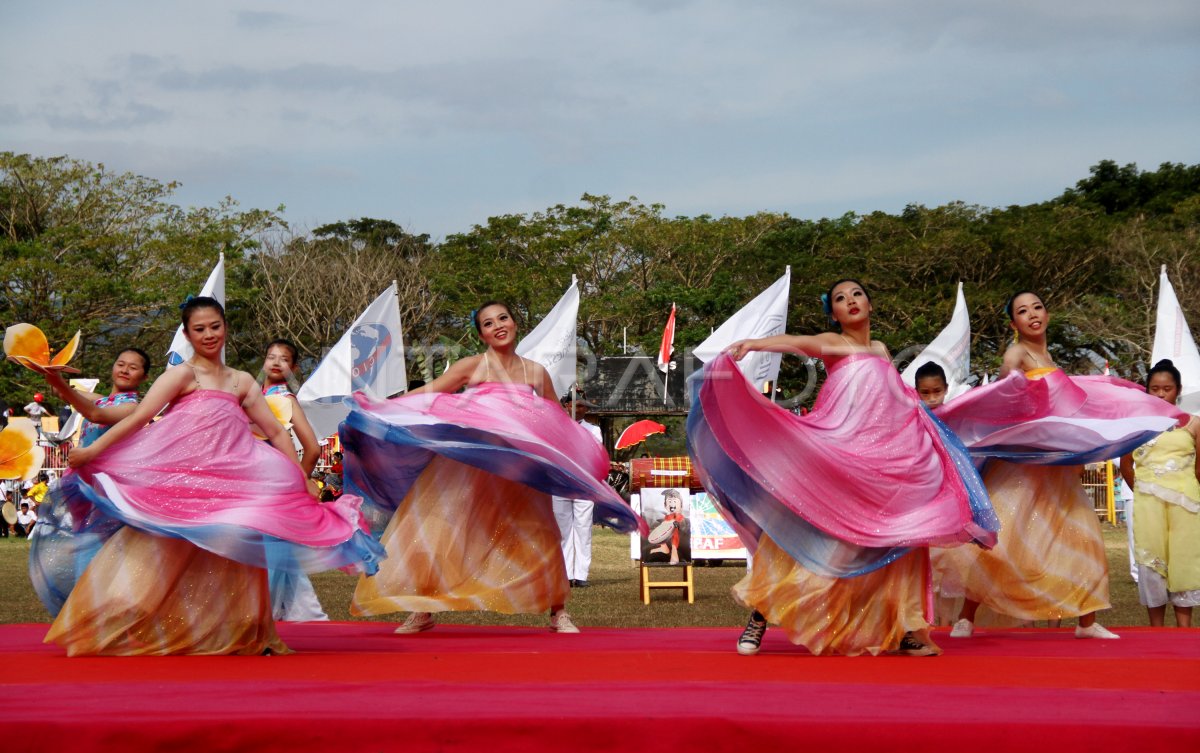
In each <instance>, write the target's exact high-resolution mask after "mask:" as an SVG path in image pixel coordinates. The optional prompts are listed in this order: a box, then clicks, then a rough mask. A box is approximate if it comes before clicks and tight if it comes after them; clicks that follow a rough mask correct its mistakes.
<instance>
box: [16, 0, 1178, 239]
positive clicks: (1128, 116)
mask: <svg viewBox="0 0 1200 753" xmlns="http://www.w3.org/2000/svg"><path fill="white" fill-rule="evenodd" d="M1197 7H1198V6H1196V5H1195V3H1194V2H1183V1H1182V0H1155V1H1152V2H1143V3H1139V4H1136V5H1133V4H1128V3H1124V2H1111V1H1108V0H1105V1H1102V2H1096V1H1095V0H1089V1H1087V2H1085V1H1084V0H1072V1H1069V2H1068V1H1064V2H1056V3H1044V2H1034V0H1008V1H1007V2H1001V1H1000V0H993V1H991V2H974V3H963V2H960V1H958V0H923V1H919V2H908V3H895V2H891V1H890V0H812V1H810V2H801V3H796V2H791V1H785V0H761V1H759V2H718V1H717V0H677V1H674V2H653V1H652V0H625V1H616V0H590V1H586V2H585V1H581V2H570V3H567V2H553V1H552V0H517V1H515V2H506V3H486V2H467V1H466V0H451V1H450V2H445V3H439V4H428V3H398V4H397V3H389V2H374V3H370V2H366V3H357V4H354V5H352V6H344V5H342V6H338V5H331V4H328V3H324V2H312V1H305V2H291V3H287V4H286V5H285V4H273V3H258V4H253V5H247V4H245V3H235V2H231V1H230V0H214V2H209V3H204V4H175V3H156V4H146V3H133V2H124V3H121V2H118V3H105V4H103V5H102V6H98V5H86V4H85V5H78V4H73V5H72V6H70V7H66V6H58V5H54V4H43V5H38V6H34V5H32V4H30V5H28V6H23V7H20V8H19V10H18V11H17V12H15V13H13V14H11V15H12V17H11V19H8V20H10V21H11V23H6V24H5V25H4V26H3V27H2V28H0V66H3V70H5V71H6V73H7V74H8V75H7V77H6V82H5V84H6V85H5V88H4V90H3V91H0V143H2V144H3V147H2V148H7V149H17V150H20V151H32V152H37V153H42V154H59V153H69V154H71V155H72V156H76V157H80V158H84V159H91V160H95V161H104V162H105V163H107V164H109V165H110V166H112V167H115V168H117V169H128V170H133V171H137V172H142V173H146V174H150V175H152V176H153V177H156V178H159V179H162V180H175V179H179V180H181V181H183V182H184V184H185V189H184V192H183V193H182V194H181V196H182V197H183V198H184V199H185V200H186V201H191V202H211V201H215V200H217V199H219V198H220V197H221V196H224V195H225V194H233V195H235V196H238V197H239V198H241V199H242V200H243V203H246V204H252V205H257V206H268V207H273V206H275V205H276V204H278V203H280V202H284V203H287V204H288V205H289V208H290V209H289V212H296V213H297V214H298V215H300V216H302V217H304V218H310V217H311V218H314V219H315V221H317V222H323V221H330V220H335V219H339V218H343V217H346V216H358V215H376V216H388V217H391V218H393V219H397V220H398V221H405V222H411V223H412V224H413V226H414V229H416V230H419V231H429V232H433V233H434V234H438V235H440V234H444V233H447V232H454V231H459V230H464V229H466V228H468V227H469V226H470V225H471V224H473V223H477V222H480V223H481V222H484V221H485V220H486V217H487V215H488V214H493V213H500V212H511V211H535V210H538V209H542V208H544V207H546V206H548V205H550V204H555V203H559V202H570V201H573V200H575V199H576V198H578V195H579V194H580V193H582V192H583V191H590V192H607V193H611V194H614V195H617V196H627V195H629V194H637V195H639V196H641V197H642V198H643V199H645V200H648V201H660V202H663V203H665V204H667V206H668V209H669V211H670V212H672V213H692V212H709V213H715V214H721V213H726V212H729V213H742V212H747V211H754V210H756V209H779V208H787V209H791V210H793V211H798V212H800V213H801V214H808V213H806V212H804V211H803V209H804V208H805V207H814V208H819V211H821V212H824V213H831V214H840V213H841V212H842V211H845V210H847V209H856V210H869V209H871V208H872V202H879V204H877V205H880V206H885V208H897V207H898V206H903V204H904V203H907V202H908V201H910V200H911V201H925V202H926V203H929V202H930V201H937V200H940V199H938V198H936V197H941V196H944V197H945V198H947V199H951V198H961V199H964V200H966V201H969V202H985V203H993V202H994V203H1009V202H1014V201H1015V202H1020V201H1032V200H1037V199H1042V198H1047V197H1048V196H1050V195H1054V194H1056V193H1057V192H1058V191H1060V190H1061V189H1062V188H1064V187H1065V186H1066V185H1069V184H1070V183H1073V182H1074V181H1075V180H1077V179H1078V178H1080V177H1083V176H1084V175H1085V174H1086V168H1087V166H1088V165H1090V164H1094V163H1095V162H1097V161H1099V160H1101V159H1106V158H1114V159H1118V160H1121V161H1126V160H1128V159H1130V157H1125V156H1123V155H1136V159H1137V160H1138V161H1139V162H1142V163H1144V164H1143V166H1144V167H1152V166H1154V165H1156V164H1157V163H1158V162H1161V161H1164V160H1171V161H1184V162H1196V161H1198V159H1197V157H1198V152H1200V147H1197V146H1196V142H1195V139H1194V137H1193V138H1188V137H1186V135H1185V134H1186V132H1187V131H1189V130H1194V123H1195V122H1197V116H1198V115H1200V100H1198V97H1197V94H1196V92H1197V91H1200V74H1198V73H1197V71H1200V49H1198V48H1197V46H1196V45H1195V39H1197V38H1200V10H1197ZM904 197H909V198H907V199H906V198H904ZM400 215H405V216H400Z"/></svg>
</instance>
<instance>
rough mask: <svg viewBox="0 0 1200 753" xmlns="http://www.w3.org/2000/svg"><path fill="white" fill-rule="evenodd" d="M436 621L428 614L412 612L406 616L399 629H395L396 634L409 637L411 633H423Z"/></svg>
mask: <svg viewBox="0 0 1200 753" xmlns="http://www.w3.org/2000/svg"><path fill="white" fill-rule="evenodd" d="M436 624H437V621H436V620H434V619H433V614H432V613H430V612H413V613H412V614H410V615H409V616H408V619H406V620H405V621H404V623H403V624H402V625H400V627H398V628H396V632H397V633H398V634H400V635H411V634H412V633H423V632H425V631H426V630H430V629H432V628H433V626H434V625H436Z"/></svg>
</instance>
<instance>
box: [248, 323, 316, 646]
mask: <svg viewBox="0 0 1200 753" xmlns="http://www.w3.org/2000/svg"><path fill="white" fill-rule="evenodd" d="M299 358H300V351H299V350H298V349H297V348H296V345H295V344H294V343H293V342H292V341H291V340H285V339H282V338H280V339H277V340H272V341H271V342H270V343H268V344H267V352H266V355H265V356H264V357H263V375H264V376H263V385H262V394H263V397H275V398H278V399H283V400H287V401H288V402H289V403H291V431H292V433H293V434H294V435H295V437H296V439H297V440H298V441H299V442H300V451H301V455H300V467H301V468H302V469H303V470H304V475H305V477H306V478H312V476H313V469H315V468H316V467H317V460H318V459H319V458H320V456H321V445H320V443H319V442H318V441H317V433H316V432H315V431H313V428H312V424H310V423H309V422H308V417H307V416H305V415H304V409H303V408H301V407H300V401H299V400H297V399H296V396H295V395H294V394H292V388H291V386H290V381H291V380H292V379H293V378H294V374H295V370H296V362H297V361H298V360H299ZM314 483H315V482H314ZM317 495H318V499H321V497H320V490H319V489H318V491H317ZM322 501H324V500H322ZM267 573H268V582H269V584H270V588H271V614H272V615H273V616H274V617H275V619H277V620H284V621H287V622H322V621H326V620H328V619H329V615H327V614H325V610H324V609H323V608H322V607H321V601H320V599H318V598H317V591H316V589H314V588H313V585H312V581H311V580H309V577H308V575H306V574H305V573H303V572H297V571H294V570H290V569H288V568H286V567H284V568H280V567H269V568H268V569H267Z"/></svg>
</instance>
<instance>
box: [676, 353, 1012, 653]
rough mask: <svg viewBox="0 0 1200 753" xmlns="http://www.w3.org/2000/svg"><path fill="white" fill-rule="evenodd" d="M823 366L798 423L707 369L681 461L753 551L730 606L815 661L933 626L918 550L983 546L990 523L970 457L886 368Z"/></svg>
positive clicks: (862, 358) (733, 373) (727, 362)
mask: <svg viewBox="0 0 1200 753" xmlns="http://www.w3.org/2000/svg"><path fill="white" fill-rule="evenodd" d="M827 363H828V366H827V368H828V377H827V378H826V380H825V383H824V385H823V386H822V387H821V394H820V395H819V396H818V397H817V401H816V404H815V405H814V406H813V409H812V411H811V412H810V413H809V414H808V415H806V416H795V415H793V414H791V413H790V412H789V411H786V410H784V409H783V408H780V407H778V406H776V405H774V404H772V403H771V402H770V401H768V400H767V399H766V398H764V397H763V396H762V395H760V394H759V393H758V391H757V390H756V389H755V388H754V386H753V385H751V384H750V383H749V382H747V381H746V379H745V378H743V377H742V375H741V373H740V372H739V371H738V369H737V366H736V365H735V364H734V362H733V360H732V359H731V358H730V357H729V356H727V355H723V356H721V357H719V358H717V359H715V360H714V361H712V362H711V363H709V364H708V366H707V367H705V370H704V372H703V380H702V382H701V384H700V387H699V390H698V392H697V394H696V396H695V398H694V400H693V402H692V408H691V412H690V414H689V416H688V449H689V451H690V452H691V454H692V460H693V463H694V465H695V467H696V468H697V471H698V473H699V476H700V478H701V480H702V482H703V484H704V487H705V489H707V490H708V491H709V493H710V494H712V496H713V497H714V499H715V500H716V501H717V502H718V507H719V509H720V510H721V512H722V514H723V515H724V516H725V518H726V519H727V520H728V521H729V522H730V523H731V524H732V525H733V526H734V527H735V528H736V529H737V530H738V532H739V535H740V536H741V539H742V541H743V542H745V543H746V544H747V546H748V547H749V548H751V549H752V550H753V551H754V559H753V566H752V568H751V570H750V572H749V573H748V574H747V575H746V577H745V578H744V579H743V580H742V581H741V582H740V583H738V584H737V585H736V586H735V587H734V590H733V595H734V598H735V599H737V600H738V601H739V602H741V603H742V604H745V605H746V606H749V607H753V608H755V609H757V610H759V611H760V612H762V613H763V615H765V616H766V618H767V620H768V621H769V622H772V623H776V624H779V625H781V626H782V627H783V628H784V630H786V631H787V633H788V636H789V637H790V638H791V640H792V641H793V642H794V643H798V644H801V645H803V646H805V647H806V648H808V649H809V650H810V651H811V652H813V653H814V654H826V653H840V654H846V655H854V654H861V653H864V652H865V653H872V654H877V653H880V652H883V651H888V650H892V649H895V648H896V647H897V646H898V645H899V644H900V642H901V640H902V639H903V638H904V634H905V633H906V632H909V631H918V630H921V629H923V628H926V627H928V625H929V622H928V620H929V619H930V617H931V616H932V615H931V611H932V610H931V603H930V602H931V599H930V590H929V582H930V581H929V563H928V555H927V553H926V552H927V550H926V549H925V548H924V547H926V546H928V545H931V544H938V545H943V546H948V545H956V544H962V543H966V542H969V541H975V542H978V543H980V544H983V545H985V546H988V545H991V544H992V543H993V542H994V541H995V532H996V530H997V529H998V524H997V522H996V519H995V516H994V515H993V513H992V509H991V505H990V503H989V502H988V500H987V495H986V493H985V492H984V490H983V484H982V482H981V481H980V479H979V476H978V474H977V473H975V470H974V467H973V466H972V464H971V462H970V459H969V457H968V455H967V453H966V449H965V448H964V447H962V446H961V444H959V443H958V442H957V440H956V439H955V438H954V436H953V435H952V434H951V433H950V432H949V431H947V430H946V429H945V427H944V426H942V425H941V424H940V422H938V421H937V420H936V419H935V418H934V417H933V416H932V414H930V413H929V412H928V411H927V410H926V409H925V407H924V405H922V403H921V402H920V400H919V399H918V398H917V396H916V394H915V393H914V392H913V390H912V389H911V388H909V387H907V386H905V385H904V383H903V382H902V381H901V379H900V375H899V374H898V373H897V372H896V370H895V368H893V367H892V365H891V364H890V363H889V362H888V361H887V360H885V359H883V358H880V357H878V356H875V355H871V354H867V353H862V354H856V355H851V356H847V357H844V358H840V359H837V360H834V361H831V362H827ZM969 548H974V547H969Z"/></svg>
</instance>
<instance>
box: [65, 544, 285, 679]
mask: <svg viewBox="0 0 1200 753" xmlns="http://www.w3.org/2000/svg"><path fill="white" fill-rule="evenodd" d="M46 642H47V643H56V644H58V645H59V646H61V647H62V648H64V649H66V651H67V655H68V656H144V655H155V656H162V655H167V654H197V655H212V654H241V655H257V654H262V653H264V652H266V651H268V650H269V651H271V652H273V653H276V654H283V653H289V649H288V647H287V646H285V645H284V644H283V641H281V640H280V639H279V636H278V635H277V634H276V632H275V622H274V620H272V619H271V594H270V592H269V590H268V588H267V571H266V570H263V569H261V568H257V567H251V566H249V565H243V564H241V563H240V562H234V561H233V560H228V559H225V558H224V557H220V556H217V555H215V554H213V553H212V552H209V551H206V550H204V549H201V548H199V547H197V546H195V545H194V544H192V543H190V542H187V541H184V540H182V539H175V538H167V537H162V536H153V535H151V534H148V533H143V532H141V531H139V530H137V529H135V528H130V527H125V528H122V529H121V530H120V531H118V532H117V533H116V534H115V535H114V536H113V537H112V538H111V539H109V540H108V542H106V543H105V544H104V546H103V547H102V548H101V549H100V551H99V552H98V553H97V554H96V557H95V558H94V559H93V560H92V562H91V564H90V565H88V568H87V570H85V571H84V573H83V576H82V577H81V578H80V579H79V581H78V582H77V583H76V584H75V588H73V589H72V590H71V594H70V596H68V597H67V601H66V603H65V604H64V605H63V608H62V611H61V612H59V614H58V618H57V619H55V620H54V624H52V625H51V626H50V632H49V633H48V634H47V635H46Z"/></svg>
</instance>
